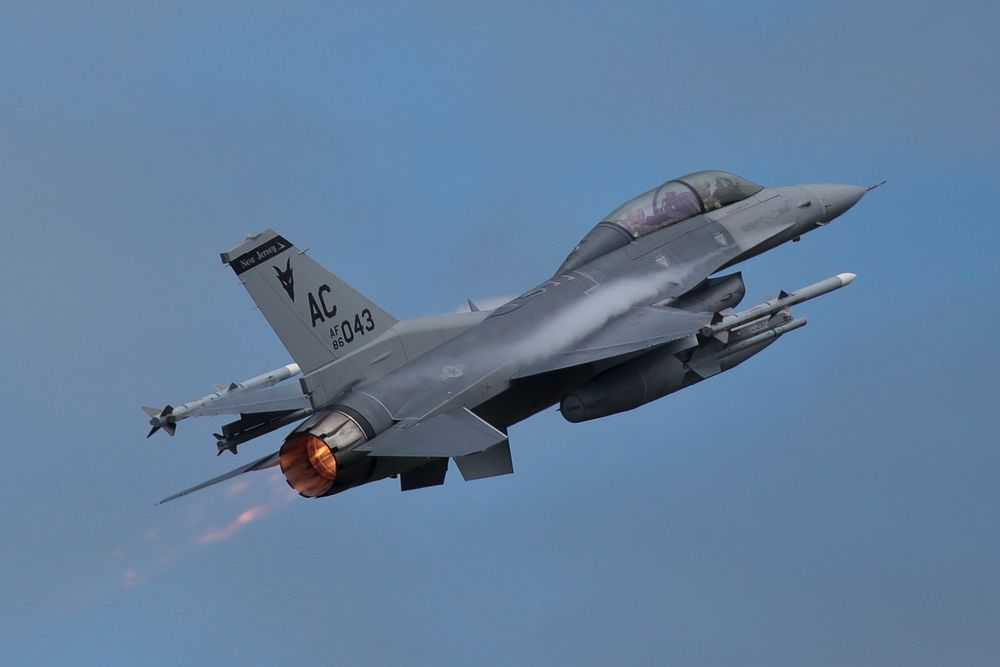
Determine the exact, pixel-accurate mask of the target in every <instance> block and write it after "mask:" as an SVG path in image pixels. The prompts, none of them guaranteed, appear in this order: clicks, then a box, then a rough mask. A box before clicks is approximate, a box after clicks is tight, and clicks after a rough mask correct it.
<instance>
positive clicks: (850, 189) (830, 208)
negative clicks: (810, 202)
mask: <svg viewBox="0 0 1000 667" xmlns="http://www.w3.org/2000/svg"><path fill="white" fill-rule="evenodd" d="M807 187H808V189H809V191H810V192H812V193H813V195H814V196H815V197H816V200H817V201H818V202H819V205H820V206H821V207H822V211H823V222H830V221H831V220H833V219H834V218H836V217H837V216H839V215H841V214H843V213H844V212H845V211H847V209H849V208H851V207H852V206H854V205H855V204H857V203H858V200H860V199H861V198H862V197H863V196H864V194H865V192H867V190H866V189H865V188H862V187H860V186H857V185H834V184H824V185H810V186H807Z"/></svg>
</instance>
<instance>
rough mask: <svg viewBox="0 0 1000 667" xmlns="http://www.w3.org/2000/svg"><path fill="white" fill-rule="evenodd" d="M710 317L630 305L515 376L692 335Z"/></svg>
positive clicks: (610, 356)
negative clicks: (602, 324) (599, 328)
mask: <svg viewBox="0 0 1000 667" xmlns="http://www.w3.org/2000/svg"><path fill="white" fill-rule="evenodd" d="M711 321H712V313H709V312H691V311H689V310H682V309H680V308H670V307H668V306H640V307H638V308H633V309H632V310H630V311H628V312H627V313H625V314H624V315H622V316H620V317H618V318H616V319H614V320H612V321H611V322H609V323H608V324H607V325H605V326H604V327H603V328H602V329H601V330H600V331H598V332H596V333H594V334H592V335H590V336H587V337H586V338H584V339H582V340H580V341H578V342H577V343H575V344H573V345H571V346H570V347H569V348H568V349H565V350H562V351H560V352H557V353H555V354H553V355H550V356H547V357H543V358H541V359H538V360H537V361H535V362H533V363H531V364H528V365H527V366H525V367H524V368H522V369H521V370H520V371H519V372H518V374H517V376H516V377H515V378H514V379H521V378H525V377H529V376H532V375H539V374H541V373H548V372H551V371H557V370H561V369H564V368H571V367H573V366H580V365H582V364H588V363H593V362H596V361H603V360H605V359H613V358H614V357H619V356H622V355H625V354H631V353H635V352H642V351H644V350H649V349H652V348H654V347H659V346H661V345H665V344H666V343H670V342H672V341H675V340H679V339H681V338H686V337H688V336H692V335H694V334H696V333H698V331H699V330H700V329H701V328H702V327H704V326H706V325H708V324H710V323H711Z"/></svg>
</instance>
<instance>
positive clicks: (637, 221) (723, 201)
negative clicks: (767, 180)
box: [604, 171, 763, 238]
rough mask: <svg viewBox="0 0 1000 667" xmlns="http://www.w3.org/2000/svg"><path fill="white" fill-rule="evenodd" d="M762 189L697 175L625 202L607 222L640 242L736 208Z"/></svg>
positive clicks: (712, 174) (718, 174)
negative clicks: (695, 219) (688, 220)
mask: <svg viewBox="0 0 1000 667" xmlns="http://www.w3.org/2000/svg"><path fill="white" fill-rule="evenodd" d="M762 189H763V188H762V187H761V186H759V185H757V184H756V183H752V182H750V181H748V180H747V179H745V178H741V177H739V176H737V175H736V174H730V173H728V172H725V171H696V172H694V173H693V174H688V175H687V176H683V177H681V178H678V179H676V180H672V181H667V182H666V183H664V184H663V185H661V186H659V187H656V188H653V189H652V190H650V191H649V192H646V193H644V194H641V195H639V196H638V197H636V198H635V199H631V200H629V201H627V202H625V203H624V204H622V205H621V206H619V207H618V208H616V209H615V210H614V211H612V212H611V213H609V214H608V215H607V216H606V217H605V218H604V222H610V223H612V224H615V225H618V226H619V227H621V228H622V229H624V230H625V231H626V232H628V234H629V235H630V236H631V237H632V238H639V237H640V236H645V235H646V234H649V233H650V232H655V231H656V230H657V229H662V228H663V227H666V226H667V225H672V224H674V223H675V222H680V221H681V220H684V219H686V218H690V217H691V216H694V215H698V214H699V213H707V212H708V211H712V210H715V209H717V208H722V207H723V206H728V205H729V204H734V203H736V202H738V201H741V200H743V199H746V198H747V197H751V196H753V195H755V194H757V193H758V192H760V191H761V190H762Z"/></svg>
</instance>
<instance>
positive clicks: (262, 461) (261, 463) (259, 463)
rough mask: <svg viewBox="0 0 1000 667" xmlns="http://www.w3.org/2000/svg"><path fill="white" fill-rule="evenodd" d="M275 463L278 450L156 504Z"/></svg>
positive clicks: (276, 462) (276, 463)
mask: <svg viewBox="0 0 1000 667" xmlns="http://www.w3.org/2000/svg"><path fill="white" fill-rule="evenodd" d="M276 465H278V452H275V453H273V454H268V455H267V456H265V457H263V458H259V459H257V460H256V461H254V462H253V463H248V464H247V465H245V466H242V467H240V468H237V469H236V470H230V471H229V472H227V473H225V474H224V475H219V476H218V477H213V478H212V479H210V480H208V481H207V482H202V483H201V484H197V485H195V486H192V487H191V488H190V489H184V490H183V491H181V492H180V493H175V494H174V495H172V496H167V497H166V498H164V499H163V500H161V501H160V502H158V503H156V504H157V505H162V504H163V503H166V502H169V501H171V500H174V499H176V498H180V497H181V496H186V495H187V494H189V493H194V492H195V491H200V490H201V489H204V488H205V487H208V486H212V485H213V484H218V483H219V482H225V481H226V480H227V479H232V478H233V477H236V476H237V475H242V474H243V473H245V472H251V471H253V470H263V469H264V468H271V467H273V466H276Z"/></svg>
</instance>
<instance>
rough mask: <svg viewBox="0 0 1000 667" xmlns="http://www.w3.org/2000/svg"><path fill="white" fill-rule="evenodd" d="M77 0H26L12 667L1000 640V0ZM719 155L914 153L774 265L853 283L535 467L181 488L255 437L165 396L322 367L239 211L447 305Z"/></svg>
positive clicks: (2, 198)
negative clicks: (79, 1) (727, 360)
mask: <svg viewBox="0 0 1000 667" xmlns="http://www.w3.org/2000/svg"><path fill="white" fill-rule="evenodd" d="M64 5H65V3H53V4H48V3H23V4H20V5H14V4H4V5H2V6H0V156H2V159H0V221H2V222H0V224H2V228H3V231H4V247H5V250H6V252H5V253H4V260H3V264H4V267H5V271H4V275H5V276H6V279H5V280H4V282H3V287H0V294H2V298H3V305H4V308H3V311H4V317H3V318H0V332H2V336H3V341H4V343H5V344H4V345H3V346H2V351H0V355H2V356H0V361H2V367H3V368H4V369H6V373H5V375H4V378H3V381H2V382H0V391H2V395H0V396H2V399H3V405H4V414H5V416H6V419H5V433H6V437H5V438H4V441H5V445H4V446H5V451H6V454H7V456H6V459H7V464H6V465H5V466H4V470H5V471H6V472H5V474H4V480H3V484H0V488H2V491H0V493H2V496H0V525H2V526H3V527H4V531H3V532H4V540H3V546H2V548H0V590H2V591H3V594H2V595H0V618H2V619H3V623H2V624H0V661H2V662H4V663H5V664H29V663H31V664H74V665H78V664H98V663H99V664H109V663H111V664H118V663H139V664H151V665H159V664H163V665H168V664H169V665H173V664H177V663H179V662H185V663H192V662H193V663H214V664H218V663H220V662H221V663H235V662H237V661H238V662H242V663H246V664H274V663H276V662H278V661H281V662H285V663H292V664H297V663H303V662H306V661H321V662H333V661H335V660H337V661H341V662H345V663H347V664H358V663H362V664H363V663H369V664H401V663H408V664H463V665H464V664H498V665H504V664H524V663H531V664H546V663H556V664H567V663H579V664H665V663H670V664H679V665H726V664H732V665H746V664H768V665H782V664H788V665H800V664H817V665H841V664H853V665H892V664H898V665H921V664H926V665H940V664H965V665H977V664H983V665H986V664H994V663H995V656H996V655H997V653H998V652H1000V635H998V633H997V632H996V628H997V627H1000V576H998V574H997V572H998V568H997V563H998V558H1000V533H998V531H997V526H998V525H1000V521H998V520H1000V449H998V444H1000V443H998V436H997V429H996V425H995V423H996V422H995V415H994V413H993V409H995V404H996V397H997V390H996V384H995V378H996V376H997V373H998V371H1000V353H998V346H997V344H996V342H995V340H994V336H995V332H996V330H997V328H998V325H1000V316H998V312H997V294H998V290H1000V268H998V263H997V261H996V257H995V256H996V248H997V242H998V241H1000V231H998V226H997V224H996V220H995V217H996V215H995V210H994V209H995V208H996V207H995V205H994V201H995V200H996V199H997V196H998V194H1000V188H998V186H997V170H998V161H997V154H998V150H1000V123H998V117H997V111H996V110H997V109H998V108H1000V86H998V78H997V74H996V72H997V71H998V68H1000V46H998V42H997V40H996V36H995V34H994V33H995V30H994V27H995V25H996V24H997V21H998V19H1000V16H998V10H997V7H996V5H995V3H987V2H981V3H977V2H959V3H953V4H952V5H948V6H945V5H943V4H941V3H924V2H909V3H893V2H888V3H874V4H873V3H861V2H836V3H792V2H765V3H753V4H744V3H730V2H702V3H692V4H671V5H668V4H666V3H639V4H634V3H614V4H613V5H606V6H602V5H594V6H587V5H585V4H583V3H545V5H544V6H538V5H537V4H535V3H504V4H502V5H496V6H485V5H473V4H469V3H428V4H423V5H420V6H416V5H411V4H409V3H406V4H386V5H379V6H376V7H366V8H363V9H362V8H359V7H357V6H351V5H344V6H339V5H335V4H333V3H274V4H265V3H255V2H254V3H214V4H211V5H208V4H207V3H175V4H171V5H169V6H166V5H164V4H163V3H98V4H96V5H94V6H88V7H83V6H80V7H79V8H76V7H67V6H64ZM703 168H721V169H727V170H730V171H734V172H736V173H739V174H741V175H744V176H746V177H748V178H750V179H752V180H755V181H758V182H761V183H764V184H768V185H784V184H793V183H809V182H843V183H857V184H867V183H872V182H876V181H879V180H882V179H889V184H888V185H886V186H885V187H884V188H881V189H879V190H878V191H876V192H873V193H871V194H870V195H868V196H866V197H865V199H864V200H862V202H861V203H860V204H858V206H857V207H855V209H853V210H852V211H850V212H849V213H848V214H847V215H846V216H844V217H843V218H842V219H840V220H838V221H837V222H836V223H835V224H833V225H831V226H830V227H828V228H826V229H823V230H820V231H818V232H816V233H814V234H811V235H810V236H808V237H806V238H805V239H804V240H803V242H802V243H798V244H794V245H790V246H788V247H783V248H780V249H778V250H776V251H774V252H771V253H768V254H767V255H764V256H762V257H759V258H756V259H754V260H752V261H751V262H749V263H747V264H746V265H745V266H743V267H741V268H742V270H743V271H744V276H745V278H746V281H747V284H748V297H747V301H746V303H748V304H752V303H755V302H756V301H757V300H758V299H759V297H761V296H763V295H764V294H773V293H775V292H776V291H777V290H779V289H782V288H784V289H793V288H796V287H800V286H802V285H805V284H807V283H810V282H812V281H814V280H818V279H820V278H823V277H826V276H828V275H833V274H835V273H838V272H841V271H853V272H856V273H857V274H858V276H859V277H858V280H857V281H856V282H855V283H854V284H853V285H851V286H850V287H849V288H848V289H845V290H842V291H840V292H837V293H835V294H832V295H830V296H828V297H825V298H823V299H822V300H819V301H816V302H813V303H810V304H807V305H805V306H803V307H800V309H799V310H798V311H797V312H798V313H799V314H801V315H805V316H806V317H808V318H809V320H810V325H809V326H808V327H806V328H805V329H804V330H802V331H801V332H797V333H795V334H794V335H790V336H788V337H786V338H783V339H782V340H781V342H780V343H779V344H777V345H775V346H774V347H772V348H770V349H768V350H767V351H766V352H764V353H763V354H761V355H760V356H759V357H756V358H754V359H752V360H751V361H749V362H747V363H746V364H744V365H743V366H741V367H740V368H738V369H736V370H735V371H733V372H732V373H727V374H725V375H723V376H720V377H718V378H715V379H712V380H711V381H708V382H705V383H703V384H701V385H698V386H696V387H694V388H692V389H690V390H687V391H684V392H682V393H679V394H676V395H674V396H671V397H669V398H667V399H664V400H662V401H660V402H657V403H655V404H652V405H649V406H645V407H643V408H640V409H639V410H636V411H633V412H630V413H626V414H623V415H619V416H615V417H612V418H608V419H605V420H601V421H598V422H593V423H587V424H580V425H571V424H568V423H565V422H564V421H562V419H561V418H560V417H559V416H558V414H557V413H556V412H555V411H554V410H549V411H546V412H544V413H542V414H540V415H538V416H536V417H535V418H533V419H531V420H529V421H527V422H525V423H523V424H521V425H518V426H516V427H515V428H514V429H513V431H512V446H513V453H514V463H515V468H516V473H515V474H514V475H512V476H507V477H503V478H497V479H493V480H484V481H480V482H476V483H464V482H462V481H461V479H460V477H459V476H458V475H457V474H455V471H454V470H453V471H452V473H451V475H450V477H449V479H448V481H447V483H446V484H445V485H444V486H443V487H438V488H435V489H430V490H422V491H417V492H413V493H407V494H401V493H399V491H398V488H397V487H396V486H395V484H394V483H393V482H391V481H390V482H384V483H380V484H375V485H370V486H367V487H363V488H361V489H356V490H354V491H352V492H350V493H347V494H343V495H340V496H337V497H335V498H331V499H326V500H320V501H313V502H309V501H304V500H301V499H299V498H298V497H297V496H294V495H293V494H292V493H291V492H290V491H289V490H288V489H287V487H285V485H284V483H283V481H281V480H280V478H275V476H274V475H273V474H271V473H262V474H260V475H258V476H253V477H248V483H235V484H230V485H228V486H222V487H217V488H215V489H212V490H209V491H206V492H203V493H201V494H199V495H196V496H192V497H190V498H186V499H183V500H180V501H177V502H175V503H171V504H168V505H165V506H162V507H154V506H153V503H154V502H155V501H156V500H158V499H159V498H161V497H163V496H164V495H167V494H169V493H171V492H173V491H176V490H178V489H181V488H184V487H186V486H188V485H190V484H193V483H195V482H198V481H201V480H203V479H207V478H209V477H212V476H214V475H216V474H219V473H220V472H222V471H224V470H227V469H229V468H230V467H235V465H237V464H238V461H237V460H234V459H232V457H229V456H225V457H219V458H216V457H215V456H214V455H213V454H214V447H213V442H212V438H211V436H210V433H211V432H212V431H213V430H215V429H216V428H217V427H218V426H219V425H220V424H221V423H222V421H223V420H214V421H213V420H208V421H205V422H202V423H199V422H197V421H191V422H186V423H184V424H182V425H181V427H180V429H179V431H178V435H177V437H175V438H173V439H170V438H168V437H166V436H164V435H162V434H159V435H157V436H156V437H154V438H152V439H151V440H149V441H146V440H144V435H145V431H146V426H145V423H144V417H143V415H142V413H141V412H140V411H139V406H140V405H145V404H150V405H161V404H164V403H167V402H177V401H183V400H188V399H191V398H195V397H198V396H201V395H203V394H205V393H207V392H208V391H209V390H210V386H211V384H212V383H216V382H229V381H234V380H240V379H242V378H245V377H249V376H251V375H254V374H256V373H258V372H262V371H265V370H268V369H271V368H274V367H277V366H280V365H282V364H284V363H286V362H287V361H288V359H287V355H286V353H285V352H284V350H283V349H282V348H281V346H280V344H279V342H278V340H277V338H276V337H275V336H274V335H273V333H272V332H271V331H270V330H269V328H268V327H267V325H266V323H265V322H264V321H263V318H261V317H260V316H259V313H257V312H256V311H254V310H253V306H252V303H251V302H250V300H249V298H248V297H247V296H246V295H245V293H244V292H243V290H242V287H241V286H240V285H239V283H238V281H237V280H236V279H235V278H234V277H233V276H232V274H231V272H229V270H228V269H227V268H226V267H224V266H223V265H222V264H221V263H220V262H219V259H218V252H219V251H221V250H224V249H227V248H229V247H231V246H233V245H234V244H235V243H236V242H238V241H239V239H241V238H242V237H243V236H244V235H245V234H247V233H250V232H255V231H259V230H261V229H263V228H265V227H273V228H275V229H277V230H279V231H280V232H281V233H282V234H283V235H285V236H286V237H287V238H289V239H290V240H292V241H293V242H295V243H296V244H298V245H299V246H301V247H305V248H310V250H311V254H312V256H313V257H315V258H316V259H318V260H319V261H321V262H322V263H324V264H325V265H326V266H328V267H329V268H331V269H332V270H334V271H335V272H337V273H338V274H339V275H341V276H342V277H343V278H344V279H346V280H348V281H349V282H351V283H352V284H353V285H355V286H357V287H358V288H359V289H361V290H362V291H364V292H365V293H366V294H367V295H368V296H370V297H371V298H373V299H374V300H375V301H377V302H378V303H379V304H380V305H382V306H383V307H385V308H386V309H387V310H389V311H390V312H392V313H393V314H394V315H396V316H397V317H416V316H419V315H422V314H428V313H440V312H449V311H452V310H454V309H455V308H456V307H458V306H460V305H461V304H463V303H464V301H465V299H466V298H467V297H473V298H486V297H490V296H496V295H505V294H514V293H518V292H521V291H523V290H525V289H527V288H529V287H531V286H532V285H533V284H535V283H537V282H539V281H541V280H543V279H545V278H546V277H547V276H548V275H549V274H550V273H551V271H552V270H553V269H554V268H555V267H556V266H558V264H559V262H561V261H562V259H563V258H564V256H565V255H566V254H567V253H568V251H569V250H570V249H571V248H572V246H573V245H574V244H575V243H576V241H577V240H578V239H579V238H580V237H582V236H583V235H584V234H585V233H586V231H587V230H588V229H589V228H590V227H591V226H592V225H593V224H594V223H596V222H597V221H598V220H599V219H600V218H601V216H603V215H604V214H605V213H607V212H608V211H610V210H612V209H613V208H615V207H616V206H617V205H618V204H619V203H621V202H622V201H624V200H626V199H628V198H630V197H631V196H633V195H635V194H638V193H640V192H642V191H644V190H646V189H648V188H649V187H652V186H653V185H655V184H657V183H659V182H661V181H663V180H666V179H668V178H671V177H674V176H677V175H680V174H683V173H687V172H690V171H693V170H696V169H703ZM280 439H281V435H280V433H275V434H273V435H272V436H269V437H267V438H264V439H262V441H257V442H255V443H254V444H253V445H252V446H249V447H248V448H247V456H256V455H258V453H260V454H261V455H262V454H263V453H266V452H267V451H270V450H273V449H275V448H276V447H277V446H278V444H279V443H280ZM239 460H243V459H242V456H241V457H240V459H239Z"/></svg>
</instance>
